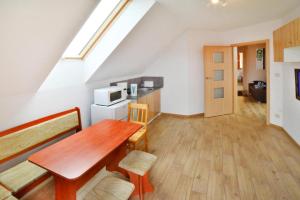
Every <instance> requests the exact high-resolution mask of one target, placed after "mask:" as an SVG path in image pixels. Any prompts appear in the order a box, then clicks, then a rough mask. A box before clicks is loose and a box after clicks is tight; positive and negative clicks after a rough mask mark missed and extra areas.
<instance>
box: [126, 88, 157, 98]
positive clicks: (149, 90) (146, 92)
mask: <svg viewBox="0 0 300 200" xmlns="http://www.w3.org/2000/svg"><path fill="white" fill-rule="evenodd" d="M160 89H161V87H157V88H149V89H148V90H144V89H141V88H139V89H138V91H137V96H131V95H128V96H127V99H130V100H136V99H138V98H141V97H143V96H146V95H147V94H150V93H152V92H154V91H156V90H160Z"/></svg>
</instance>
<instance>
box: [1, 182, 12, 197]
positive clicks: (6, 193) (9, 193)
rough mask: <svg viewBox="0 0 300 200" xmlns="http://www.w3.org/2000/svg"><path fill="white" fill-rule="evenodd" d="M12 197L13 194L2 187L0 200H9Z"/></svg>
mask: <svg viewBox="0 0 300 200" xmlns="http://www.w3.org/2000/svg"><path fill="white" fill-rule="evenodd" d="M10 195H11V192H10V191H8V190H7V189H6V188H4V187H3V186H1V185H0V200H3V199H7V198H8V197H9V196H10Z"/></svg>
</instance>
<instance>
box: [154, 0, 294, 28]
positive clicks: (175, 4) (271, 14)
mask: <svg viewBox="0 0 300 200" xmlns="http://www.w3.org/2000/svg"><path fill="white" fill-rule="evenodd" d="M157 1H158V2H159V3H161V4H162V5H163V6H165V7H166V8H167V9H168V10H169V11H170V12H173V14H175V15H176V16H177V17H178V19H180V20H182V21H183V22H184V23H185V24H186V25H187V26H188V28H196V29H203V30H219V31H222V30H228V29H232V28H238V27H242V26H248V25H252V24H256V23H260V22H265V21H269V20H274V19H278V18H281V17H282V16H283V15H285V14H287V12H288V11H290V10H292V9H293V8H295V7H297V6H299V5H300V0H228V5H227V6H226V7H221V6H207V5H208V2H209V0H157Z"/></svg>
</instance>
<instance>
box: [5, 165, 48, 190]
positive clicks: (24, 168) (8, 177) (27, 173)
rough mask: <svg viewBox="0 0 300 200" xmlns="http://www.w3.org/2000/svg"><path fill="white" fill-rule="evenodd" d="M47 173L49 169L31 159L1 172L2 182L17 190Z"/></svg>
mask: <svg viewBox="0 0 300 200" xmlns="http://www.w3.org/2000/svg"><path fill="white" fill-rule="evenodd" d="M46 173H47V170H45V169H43V168H41V167H39V166H37V165H35V164H33V163H30V162H29V161H24V162H22V163H20V164H18V165H16V166H14V167H12V168H10V169H8V170H6V171H4V172H2V173H0V183H1V184H2V185H4V186H6V187H7V188H8V189H10V190H11V191H13V192H17V191H19V190H20V189H22V188H24V187H25V186H27V185H29V184H30V183H32V182H33V181H35V180H37V179H38V178H40V177H42V176H43V175H45V174H46Z"/></svg>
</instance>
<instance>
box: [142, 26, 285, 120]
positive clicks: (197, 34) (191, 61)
mask: <svg viewBox="0 0 300 200" xmlns="http://www.w3.org/2000/svg"><path fill="white" fill-rule="evenodd" d="M280 24H281V22H280V20H276V21H271V22H265V23H262V24H257V25H253V26H249V27H242V28H239V29H235V30H231V31H226V32H219V33H217V32H207V31H197V30H189V31H186V32H185V33H184V38H185V40H183V39H182V38H183V36H180V37H179V38H177V39H176V40H174V42H171V44H170V46H169V47H167V48H165V49H164V51H162V53H161V54H160V56H159V57H158V58H157V59H156V60H155V61H154V62H153V63H151V64H150V65H149V66H148V67H147V68H146V70H145V72H144V73H143V74H144V75H150V76H151V75H158V76H164V77H165V88H164V90H163V95H162V102H163V106H162V111H163V112H168V113H176V114H182V115H191V114H196V113H203V112H204V70H203V58H202V54H203V52H202V48H203V45H222V44H227V45H230V44H234V43H240V42H249V41H256V40H264V39H270V45H271V46H270V49H271V52H270V53H271V55H270V56H271V58H273V47H272V46H273V45H272V32H273V30H275V29H276V28H277V27H279V26H280ZM178 42H179V43H182V42H185V43H186V45H187V47H186V48H182V46H184V45H183V44H181V46H178ZM186 51H187V52H186ZM186 54H187V56H186ZM171 58H173V61H172V60H171ZM178 59H180V62H179V61H178ZM270 71H271V77H270V79H271V95H272V97H273V98H272V99H271V122H272V123H274V124H277V125H281V124H282V118H281V117H282V92H281V91H282V71H281V65H280V64H279V65H278V64H275V63H274V62H271V70H270ZM186 74H188V75H186ZM186 81H187V83H186ZM175 83H176V84H175ZM176 92H177V93H178V92H179V93H181V92H184V95H182V96H180V98H174V95H175V94H176ZM170 102H172V103H170Z"/></svg>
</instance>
